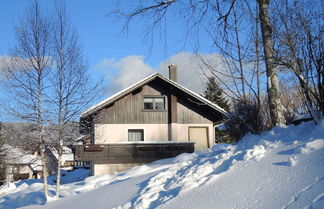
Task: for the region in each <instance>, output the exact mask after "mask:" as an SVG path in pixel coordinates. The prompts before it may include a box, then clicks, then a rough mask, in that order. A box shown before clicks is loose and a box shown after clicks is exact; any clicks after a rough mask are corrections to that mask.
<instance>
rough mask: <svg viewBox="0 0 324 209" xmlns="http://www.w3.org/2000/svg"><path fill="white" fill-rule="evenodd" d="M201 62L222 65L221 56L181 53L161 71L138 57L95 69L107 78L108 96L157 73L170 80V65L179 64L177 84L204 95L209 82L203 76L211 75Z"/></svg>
mask: <svg viewBox="0 0 324 209" xmlns="http://www.w3.org/2000/svg"><path fill="white" fill-rule="evenodd" d="M201 58H203V59H207V60H209V61H211V60H212V61H213V63H214V64H215V63H216V64H219V63H220V56H219V55H217V54H206V55H200V58H198V57H197V56H196V55H195V54H193V53H187V52H181V53H178V54H176V55H174V56H172V57H170V58H169V59H167V60H165V61H162V62H161V63H160V64H159V67H158V68H155V69H154V68H152V67H151V66H149V65H148V64H146V63H145V62H144V58H143V57H142V56H137V55H134V56H128V57H125V58H122V59H103V60H101V61H100V62H99V63H98V64H97V65H96V66H95V67H94V68H95V69H96V70H99V71H100V72H101V73H104V74H105V76H106V80H107V87H106V90H107V93H108V94H109V95H110V94H112V93H115V92H117V91H120V90H122V89H124V88H126V87H128V86H130V85H132V84H134V83H136V82H137V81H139V80H141V79H143V78H145V77H146V76H148V75H150V74H152V73H155V72H158V73H160V74H162V75H163V76H165V77H168V66H169V65H170V64H176V65H177V66H178V70H177V73H178V76H177V79H178V83H180V84H181V85H183V86H185V87H187V88H189V89H190V90H193V91H195V92H197V93H201V92H202V91H203V89H204V81H205V79H206V77H205V75H204V74H203V72H205V73H206V74H207V75H211V74H210V72H209V71H208V69H207V68H206V67H205V66H204V65H201V62H200V59H201ZM199 63H200V64H199ZM215 67H218V66H215Z"/></svg>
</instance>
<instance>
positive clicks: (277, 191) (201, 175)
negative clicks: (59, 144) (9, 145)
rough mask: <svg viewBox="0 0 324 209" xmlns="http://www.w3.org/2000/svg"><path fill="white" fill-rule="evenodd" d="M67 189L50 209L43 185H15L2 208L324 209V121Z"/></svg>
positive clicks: (66, 186)
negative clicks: (44, 197) (43, 196)
mask: <svg viewBox="0 0 324 209" xmlns="http://www.w3.org/2000/svg"><path fill="white" fill-rule="evenodd" d="M81 173H82V172H81ZM69 175H71V176H74V177H76V176H78V175H76V174H67V176H66V177H68V176H69ZM68 182H69V181H67V182H65V184H63V185H62V198H61V199H60V200H57V201H56V200H55V201H54V200H53V201H49V202H48V203H46V204H45V205H42V204H44V200H43V198H42V195H41V192H42V191H41V189H42V187H41V184H40V182H38V181H35V182H32V181H20V182H16V183H13V184H10V185H9V186H7V187H4V188H2V189H0V193H1V192H3V193H4V192H10V194H7V195H4V196H2V197H1V198H0V208H17V207H23V206H27V207H28V208H60V209H64V208H67V209H68V208H86V209H88V208H177V209H180V208H195V209H196V208H309V209H310V208H324V120H322V122H321V124H320V125H318V126H315V125H314V124H313V123H312V122H308V123H303V124H301V125H299V126H289V127H276V128H274V129H272V130H271V131H268V132H265V133H263V134H261V135H259V136H255V135H248V136H246V137H245V138H244V139H243V140H242V141H241V142H240V143H238V144H237V145H225V144H220V145H216V146H214V147H213V148H212V149H211V150H208V151H202V152H195V153H192V154H182V155H180V156H178V157H176V158H170V159H165V160H160V161H156V162H154V163H151V164H149V165H144V166H139V167H135V168H133V169H131V170H129V171H127V172H124V173H121V174H119V175H116V176H109V175H102V176H95V177H88V178H86V179H85V180H83V181H80V182H74V183H68ZM50 193H51V194H52V195H53V196H54V186H51V188H50Z"/></svg>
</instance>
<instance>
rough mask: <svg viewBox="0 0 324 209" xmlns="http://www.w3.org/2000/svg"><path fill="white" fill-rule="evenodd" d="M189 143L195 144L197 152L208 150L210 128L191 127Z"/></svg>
mask: <svg viewBox="0 0 324 209" xmlns="http://www.w3.org/2000/svg"><path fill="white" fill-rule="evenodd" d="M189 141H191V142H195V151H198V150H206V149H208V148H209V143H208V128H207V127H190V128H189Z"/></svg>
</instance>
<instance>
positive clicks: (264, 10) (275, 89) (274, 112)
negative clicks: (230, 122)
mask: <svg viewBox="0 0 324 209" xmlns="http://www.w3.org/2000/svg"><path fill="white" fill-rule="evenodd" d="M257 1H258V4H259V12H260V13H259V15H260V23H261V31H262V40H263V48H264V56H265V64H266V71H267V92H268V100H269V106H270V115H271V122H272V125H281V124H285V119H284V117H283V114H282V105H281V102H280V91H279V81H278V75H277V67H276V63H275V59H274V45H273V41H272V26H271V22H270V16H269V13H268V10H269V2H270V0H257Z"/></svg>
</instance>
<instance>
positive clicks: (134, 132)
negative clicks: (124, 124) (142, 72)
mask: <svg viewBox="0 0 324 209" xmlns="http://www.w3.org/2000/svg"><path fill="white" fill-rule="evenodd" d="M128 141H144V130H143V129H128Z"/></svg>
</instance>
